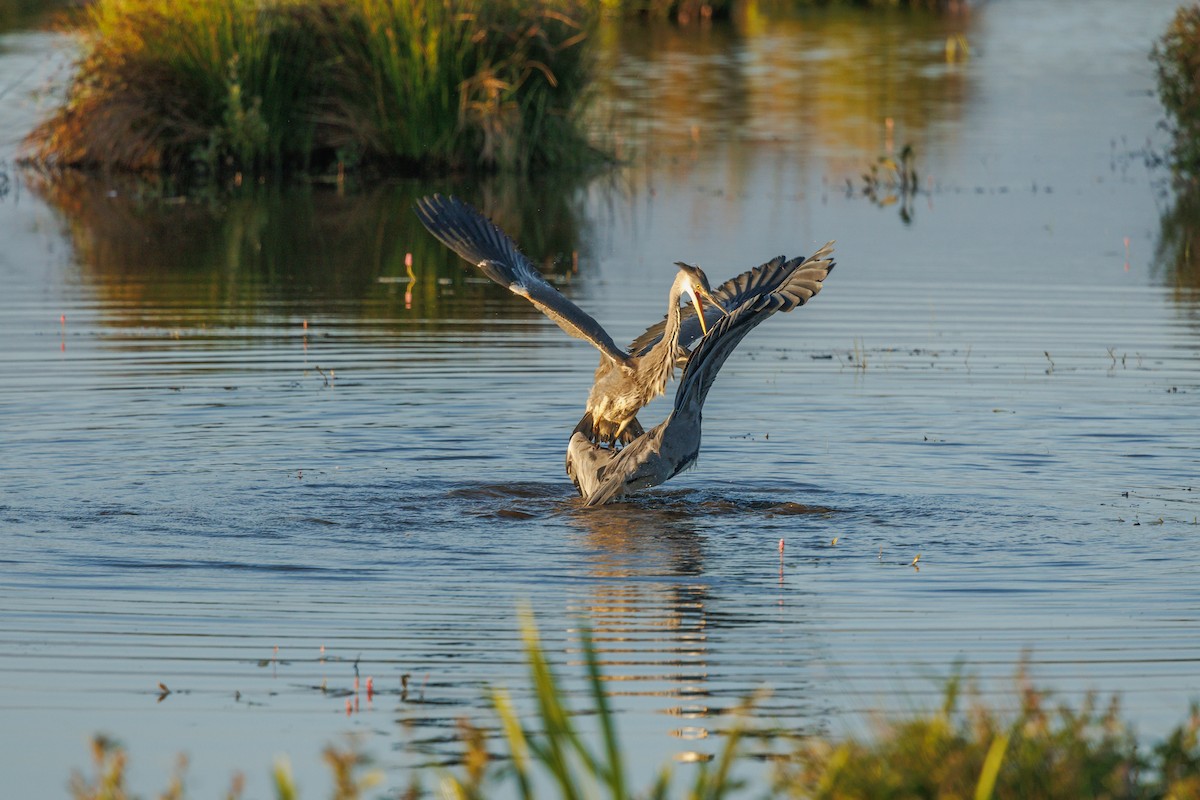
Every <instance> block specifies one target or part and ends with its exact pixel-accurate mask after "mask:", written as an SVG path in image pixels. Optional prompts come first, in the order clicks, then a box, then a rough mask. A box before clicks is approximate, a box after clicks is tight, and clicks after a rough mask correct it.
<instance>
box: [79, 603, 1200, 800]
mask: <svg viewBox="0 0 1200 800" xmlns="http://www.w3.org/2000/svg"><path fill="white" fill-rule="evenodd" d="M524 632H525V633H524V635H525V643H526V655H527V659H528V662H529V666H530V676H531V682H532V686H533V689H534V699H535V701H536V709H537V714H536V718H535V719H534V720H533V725H532V726H530V725H529V724H528V723H526V722H525V721H523V720H521V719H520V718H519V716H518V714H517V712H516V711H515V708H514V705H513V702H512V700H511V699H510V697H509V695H508V694H507V693H506V692H504V691H502V690H497V691H495V692H494V693H493V695H492V704H493V708H494V709H495V712H496V718H497V723H496V725H495V727H494V728H493V729H491V730H482V729H479V728H474V727H472V726H470V725H468V724H467V723H463V724H462V725H461V726H460V739H461V741H462V746H463V756H462V764H461V767H460V768H459V769H458V772H457V774H454V775H447V776H443V777H442V778H441V779H440V780H439V781H436V783H437V784H438V786H439V794H440V796H442V797H450V798H462V799H464V800H474V799H475V798H485V797H491V796H494V795H498V794H503V795H504V796H518V797H522V798H527V799H528V798H533V797H546V796H549V797H560V798H577V797H611V798H613V800H619V799H620V798H629V797H640V798H666V797H686V798H695V799H696V800H701V799H705V800H717V799H718V798H731V797H761V796H764V794H765V793H767V792H768V791H769V795H768V796H771V797H782V798H814V799H820V800H843V799H845V800H849V798H864V800H865V799H867V798H935V797H936V798H970V797H973V798H975V799H976V800H988V798H992V797H996V798H1064V800H1066V799H1068V798H1069V799H1070V800H1074V799H1075V798H1081V797H1091V798H1112V799H1113V800H1118V799H1121V798H1127V799H1128V800H1148V799H1149V798H1175V799H1176V800H1187V799H1188V798H1200V709H1197V707H1195V706H1193V707H1192V709H1191V714H1190V718H1189V720H1188V721H1187V722H1186V723H1184V724H1182V725H1180V726H1179V727H1177V728H1176V729H1175V730H1173V731H1171V732H1170V733H1169V734H1168V736H1167V737H1166V738H1165V739H1163V740H1161V741H1160V742H1158V743H1157V744H1155V745H1153V746H1152V747H1150V748H1143V747H1140V746H1139V744H1138V741H1137V739H1136V738H1135V737H1134V735H1133V733H1132V732H1131V730H1130V728H1129V726H1128V725H1126V724H1125V723H1124V722H1122V720H1121V716H1120V709H1119V706H1118V704H1117V702H1116V700H1115V699H1114V700H1112V701H1111V702H1109V703H1108V704H1106V705H1104V706H1103V707H1101V706H1100V705H1099V704H1098V703H1097V702H1096V698H1095V697H1089V698H1088V699H1087V700H1086V701H1085V702H1084V704H1083V706H1082V707H1080V708H1071V707H1069V706H1067V705H1055V704H1052V698H1051V697H1050V695H1049V694H1047V693H1046V692H1042V691H1038V690H1036V689H1034V688H1032V687H1031V686H1029V685H1027V684H1026V683H1025V682H1023V681H1022V685H1021V688H1020V691H1019V694H1018V698H1017V700H1016V702H1015V703H1014V704H1013V708H1012V709H1010V710H1008V711H1004V710H997V709H996V708H994V707H990V706H988V705H986V704H985V703H983V701H982V700H980V699H979V698H978V696H975V695H970V694H969V693H964V691H963V689H964V684H963V682H962V681H961V680H960V679H958V678H953V679H951V680H949V681H948V682H947V684H946V689H945V701H944V703H943V705H942V708H940V709H938V710H936V711H933V712H930V713H925V714H918V715H914V716H911V717H910V718H907V719H901V720H893V721H891V722H887V723H884V724H881V725H880V726H879V728H878V730H877V732H876V734H875V736H874V737H873V738H870V739H865V740H858V739H845V740H840V741H823V740H816V739H809V740H806V741H804V742H802V743H801V745H799V746H798V747H796V748H795V749H793V751H792V752H791V754H790V755H788V756H785V757H784V758H782V759H781V760H780V761H779V766H778V769H777V771H776V777H775V779H774V781H773V784H772V786H770V787H765V786H754V787H750V786H742V785H741V784H739V783H738V781H737V780H735V779H734V775H735V774H736V772H737V766H738V764H739V762H740V760H741V759H743V758H746V757H747V756H745V755H744V754H743V753H742V752H741V750H740V747H739V745H740V742H741V740H742V738H743V733H744V732H745V728H744V727H742V725H744V723H739V722H737V721H736V720H735V721H734V722H733V723H732V727H731V728H730V729H729V730H727V731H725V744H724V745H723V746H722V748H721V751H720V752H719V753H718V754H716V755H715V756H714V757H713V759H712V760H711V761H710V762H708V763H705V764H701V765H700V766H699V767H698V768H697V769H696V771H695V774H694V775H693V776H692V777H691V779H690V780H688V781H685V782H681V784H682V785H679V786H676V785H675V783H676V782H675V781H673V776H672V774H671V770H670V768H669V767H664V768H663V769H662V771H661V772H660V773H659V777H658V779H657V780H656V781H655V782H654V783H653V785H651V786H649V787H646V788H643V789H641V790H640V791H636V792H635V791H631V789H630V787H629V785H628V768H627V765H626V764H625V762H624V755H623V751H622V747H621V741H620V736H619V734H618V731H617V727H616V719H615V717H614V716H613V714H612V712H611V710H610V709H609V706H608V699H607V696H606V694H605V690H604V682H603V678H602V675H601V666H600V663H599V661H598V656H597V653H596V650H595V648H594V647H593V646H592V643H591V640H590V637H588V636H586V634H585V636H584V641H583V644H584V647H583V651H584V656H585V668H586V671H587V675H588V679H589V681H588V683H589V687H590V707H589V708H588V709H586V711H585V713H586V714H589V715H593V716H594V717H595V718H596V720H597V724H596V728H597V729H598V739H599V741H597V742H589V741H587V739H586V737H584V736H583V735H581V734H580V733H579V731H578V730H577V728H576V726H575V723H574V719H575V717H574V715H573V714H572V713H571V711H570V710H569V709H568V708H567V707H566V705H565V699H564V693H563V691H562V690H561V688H560V686H559V683H558V680H557V678H556V677H555V673H554V670H553V669H552V667H551V664H550V662H549V660H548V659H547V656H546V653H545V651H544V650H543V648H542V647H541V645H540V644H539V641H538V637H537V632H536V631H535V630H534V628H533V626H532V625H531V624H529V623H528V622H527V623H526V624H525V626H524ZM964 694H968V699H967V701H966V702H964V700H963V696H964ZM763 702H769V701H763ZM762 735H763V734H759V736H760V737H761V736H762ZM495 749H503V750H504V751H505V754H504V756H503V761H502V762H500V760H499V759H497V758H496V757H495V756H493V755H491V753H492V752H493V750H495ZM94 760H95V764H94V771H93V776H92V777H90V778H88V777H84V776H83V775H81V774H76V775H75V776H74V777H73V779H72V781H71V788H72V793H73V796H74V797H75V798H76V800H125V798H127V797H129V796H130V795H129V793H128V790H127V788H126V785H125V770H126V766H127V757H126V755H125V753H124V752H123V751H122V750H121V748H120V747H119V746H117V745H115V744H114V743H113V742H111V741H110V740H107V739H104V738H97V739H96V741H95V743H94ZM325 760H326V762H327V764H328V765H329V767H330V769H331V771H332V774H333V779H334V780H333V782H334V787H335V789H334V795H333V796H334V798H335V800H354V798H359V797H364V796H367V794H368V791H369V790H370V789H371V788H372V787H373V786H375V785H377V784H378V783H379V782H380V781H381V780H382V775H380V774H379V773H378V772H373V771H371V769H370V762H369V760H368V759H366V758H365V757H363V756H362V755H361V754H360V753H358V752H356V751H354V750H353V749H349V750H338V749H337V748H329V749H327V750H326V751H325ZM498 762H500V763H498ZM185 765H186V764H185V762H182V761H181V766H180V768H179V770H178V771H177V773H176V775H175V776H173V777H172V778H171V779H170V784H169V787H168V789H167V791H166V792H165V793H163V794H162V795H161V796H162V797H164V798H177V797H183V796H184V789H183V786H184V780H183V774H182V771H183V768H184V766H185ZM272 774H273V780H274V784H275V792H276V796H277V797H278V798H280V800H285V799H286V798H293V797H296V796H297V790H296V787H295V785H294V783H293V782H292V779H291V777H290V774H289V772H288V771H287V769H286V768H285V767H280V766H277V767H276V769H275V770H274V772H273V773H272ZM427 777H429V776H427V775H416V776H413V779H412V781H411V782H410V783H409V784H408V785H407V787H405V788H404V789H402V790H400V792H399V793H397V791H396V790H393V791H392V792H391V793H390V794H389V795H388V796H402V797H417V796H420V795H421V794H422V792H421V787H422V785H423V784H422V778H427ZM240 796H241V788H240V780H239V779H237V778H235V779H234V781H233V784H232V788H231V790H230V792H229V793H228V794H227V795H226V797H227V798H237V797H240Z"/></svg>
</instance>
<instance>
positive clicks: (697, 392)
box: [675, 242, 834, 412]
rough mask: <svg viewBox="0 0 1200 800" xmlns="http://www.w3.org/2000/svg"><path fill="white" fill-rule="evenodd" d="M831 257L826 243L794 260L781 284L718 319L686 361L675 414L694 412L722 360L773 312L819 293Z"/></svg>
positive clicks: (701, 401) (829, 265) (752, 297)
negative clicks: (686, 411) (691, 410)
mask: <svg viewBox="0 0 1200 800" xmlns="http://www.w3.org/2000/svg"><path fill="white" fill-rule="evenodd" d="M832 255H833V242H830V243H828V244H826V245H825V246H824V247H822V248H821V249H820V250H818V251H817V252H816V253H814V254H813V255H811V256H809V257H808V258H806V259H803V260H801V259H795V262H796V263H795V264H794V266H793V267H792V269H791V270H790V272H789V274H788V275H787V276H786V277H785V278H784V280H783V281H782V282H780V283H779V284H778V285H776V286H775V287H774V288H772V289H769V290H761V291H759V292H757V293H754V292H752V293H751V295H750V297H749V298H748V299H747V300H745V301H744V302H743V303H742V304H741V305H740V306H738V307H737V308H735V309H734V310H733V311H731V312H730V313H729V315H728V316H725V317H722V318H721V319H720V320H719V321H718V322H717V324H716V325H715V326H714V327H713V328H711V329H710V330H709V332H708V334H707V335H706V336H705V337H704V338H703V339H701V340H700V343H699V344H698V345H696V349H695V350H693V351H692V354H691V356H690V357H689V358H688V362H687V366H686V367H684V370H683V376H682V377H681V378H680V379H679V388H678V389H677V390H676V392H675V411H676V412H680V411H683V410H684V409H686V408H689V407H690V408H692V409H696V410H698V409H699V408H700V407H701V406H703V405H704V399H705V398H706V397H707V396H708V390H709V388H710V387H711V386H712V383H713V381H714V380H715V379H716V377H717V373H718V372H720V370H721V367H722V365H724V363H725V359H727V358H729V356H730V354H732V353H733V351H734V348H736V347H737V346H738V344H739V343H740V342H741V341H742V339H744V338H745V336H746V334H748V333H749V332H750V331H752V330H754V328H755V327H757V326H758V325H760V324H761V323H762V322H763V321H765V320H766V319H767V317H769V316H771V315H772V314H774V313H775V312H777V311H785V312H786V311H791V310H792V309H793V308H796V307H797V306H802V305H804V304H805V303H807V302H808V301H809V300H811V299H812V297H813V295H815V294H816V293H817V292H819V291H821V286H822V285H823V281H824V280H825V278H826V276H828V275H829V273H830V271H831V270H832V269H833V267H834V261H833V258H832ZM788 263H792V262H788ZM739 277H740V276H739Z"/></svg>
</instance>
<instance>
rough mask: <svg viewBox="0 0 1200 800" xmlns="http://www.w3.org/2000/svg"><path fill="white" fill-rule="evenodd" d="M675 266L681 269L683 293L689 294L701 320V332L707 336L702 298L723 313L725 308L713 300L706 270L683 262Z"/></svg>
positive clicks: (678, 262)
mask: <svg viewBox="0 0 1200 800" xmlns="http://www.w3.org/2000/svg"><path fill="white" fill-rule="evenodd" d="M675 266H677V267H679V273H680V275H681V276H682V279H683V287H682V288H683V291H684V292H686V293H687V295H688V297H689V298H690V299H691V301H692V305H694V306H695V307H696V318H697V319H699V320H700V331H701V332H702V333H704V334H705V335H707V334H708V323H707V322H706V321H705V319H704V304H703V302H702V300H701V298H703V299H704V300H707V301H708V302H709V303H711V304H712V306H713V307H714V308H717V309H720V310H721V311H722V312H723V311H724V308H723V307H722V306H721V304H720V303H718V302H717V301H716V299H715V298H713V296H712V287H711V286H709V284H708V276H707V275H705V274H704V270H702V269H700V268H699V267H697V266H693V265H691V264H685V263H683V262H682V261H676V262H675Z"/></svg>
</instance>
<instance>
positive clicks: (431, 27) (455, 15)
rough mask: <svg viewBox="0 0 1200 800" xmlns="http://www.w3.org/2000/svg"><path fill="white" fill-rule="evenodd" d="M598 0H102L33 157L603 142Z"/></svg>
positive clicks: (298, 156)
mask: <svg viewBox="0 0 1200 800" xmlns="http://www.w3.org/2000/svg"><path fill="white" fill-rule="evenodd" d="M593 9H594V6H593V5H592V4H591V3H590V2H588V0H532V2H521V1H520V0H494V1H492V2H488V1H486V0H411V2H410V1H409V0H266V1H265V2H260V1H259V0H200V1H199V2H196V1H195V0H97V2H95V3H93V4H91V5H89V6H88V7H87V8H86V10H85V11H84V12H83V13H82V17H81V19H80V21H79V23H78V25H77V28H76V30H77V32H78V35H79V37H80V39H81V52H82V56H81V58H80V60H79V62H78V66H77V70H76V72H75V75H74V77H73V79H72V81H71V83H70V85H69V87H68V88H67V93H66V99H65V102H64V103H63V105H62V106H61V107H60V108H59V109H58V110H57V111H56V112H55V113H54V114H53V116H52V117H51V118H50V119H48V120H47V121H46V122H45V123H43V124H42V125H40V126H38V128H37V129H35V130H34V132H33V133H32V134H31V135H30V137H29V139H28V140H27V151H28V154H29V157H30V160H32V161H33V162H35V163H38V164H42V165H48V166H74V167H92V168H96V167H99V168H111V169H120V170H131V171H137V172H167V173H172V174H181V173H189V172H196V171H200V172H209V173H220V174H229V175H233V174H237V173H245V174H247V175H250V176H262V175H268V174H271V175H277V174H282V173H285V172H290V171H297V170H298V171H327V170H332V169H335V168H336V169H339V170H344V169H346V168H347V167H350V168H355V167H368V166H369V167H373V168H375V169H380V170H386V171H390V172H392V171H402V172H406V173H412V172H417V171H425V172H427V171H433V170H475V169H483V170H491V169H500V170H511V171H518V172H520V171H528V170H530V169H533V168H536V167H544V166H547V165H554V164H561V163H566V162H569V161H572V160H574V161H582V160H587V159H591V158H594V157H595V156H596V153H595V151H593V150H592V149H591V148H589V147H588V145H587V142H586V139H585V137H584V135H583V131H582V127H581V124H580V113H581V110H582V102H583V100H584V99H585V98H586V89H587V86H588V80H589V62H588V55H587V49H586V47H585V46H584V43H585V42H586V41H587V39H588V36H589V34H590V33H591V30H592V26H593V22H594V19H595V14H594V13H593Z"/></svg>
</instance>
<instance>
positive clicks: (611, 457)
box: [567, 242, 834, 506]
mask: <svg viewBox="0 0 1200 800" xmlns="http://www.w3.org/2000/svg"><path fill="white" fill-rule="evenodd" d="M832 255H833V242H830V243H829V244H826V245H825V246H824V247H822V248H821V249H820V250H818V251H817V252H816V253H814V254H813V255H811V256H809V257H808V258H806V259H799V258H797V259H793V260H792V261H784V260H782V259H776V261H778V262H779V263H778V264H776V265H775V267H773V268H772V269H771V270H770V272H771V274H772V275H774V276H775V277H778V278H779V280H777V281H776V280H763V281H760V282H757V283H756V285H757V286H758V289H756V290H753V289H749V288H747V289H746V291H745V293H744V294H743V296H742V298H741V301H740V304H739V305H737V306H736V307H735V308H733V309H732V310H730V311H729V313H728V314H727V315H726V316H724V317H723V318H721V319H719V320H717V321H716V322H715V324H714V325H713V327H712V329H711V330H708V331H707V332H705V333H703V336H702V338H701V340H700V343H699V344H697V345H696V347H695V349H694V350H692V352H691V354H690V355H689V356H688V360H687V365H686V366H685V367H684V370H683V377H681V378H680V379H679V386H678V388H677V389H676V391H675V405H674V407H673V408H672V410H671V413H670V414H669V415H668V416H667V418H666V420H664V421H663V422H662V423H660V424H659V425H656V426H655V427H653V428H651V429H650V430H649V431H648V432H646V433H645V434H643V435H642V436H640V437H638V438H637V439H635V440H634V441H633V442H631V443H630V444H628V445H626V446H625V447H624V448H623V449H622V450H621V451H620V452H613V451H612V450H607V449H605V448H601V447H597V446H596V445H594V444H593V443H592V442H590V441H588V439H587V438H586V437H585V436H584V435H583V434H582V433H581V432H580V431H578V430H576V432H575V433H573V434H572V436H571V440H570V442H569V444H568V445H567V475H569V476H570V477H571V480H572V481H574V483H575V487H576V488H577V489H579V493H580V494H582V495H583V498H584V503H585V505H588V506H597V505H602V504H604V503H609V502H612V501H614V500H618V499H620V498H622V497H623V496H624V495H626V494H627V493H629V492H632V491H636V490H638V489H645V488H649V487H651V486H657V485H659V484H661V483H663V482H665V481H667V480H670V479H671V478H673V477H675V476H676V475H678V474H679V473H680V472H682V471H683V470H685V469H687V468H688V467H690V466H692V465H693V464H694V463H695V461H696V457H697V456H698V455H699V453H700V423H701V411H702V410H703V407H704V400H705V398H706V397H707V396H708V390H709V389H710V388H711V387H712V383H713V380H715V379H716V377H717V373H718V372H719V371H720V369H721V367H722V365H724V363H725V360H726V359H727V358H729V356H730V355H731V354H732V353H733V351H734V349H735V348H736V347H737V346H738V344H739V343H740V342H741V341H742V339H744V338H745V337H746V334H748V333H750V331H752V330H753V329H754V328H755V327H757V326H758V325H760V324H761V323H762V322H764V321H765V320H766V319H767V317H769V316H771V315H772V314H774V313H775V312H777V311H785V312H786V311H791V310H792V309H793V308H796V307H798V306H802V305H804V304H805V303H807V302H808V301H809V300H811V299H812V297H813V296H814V295H816V294H817V292H819V291H821V286H822V285H823V282H824V280H825V278H826V276H827V275H828V274H829V272H830V270H832V269H833V267H834V261H833V258H832ZM768 264H775V261H771V262H768ZM766 266H767V265H764V267H766ZM759 269H760V270H761V269H762V268H759ZM755 272H756V270H751V271H750V272H748V273H745V274H743V275H742V276H739V278H745V277H747V276H751V277H754V273H755ZM765 272H767V271H766V270H764V273H765ZM758 277H763V273H760V274H759V275H758ZM733 280H734V281H738V278H735V279H733ZM750 283H751V282H750V281H744V282H743V285H745V286H747V287H748V286H749V284H750ZM726 285H728V284H726ZM722 288H725V287H722ZM717 293H718V294H719V293H720V289H718V292H717ZM700 313H701V314H703V313H704V312H703V311H701V312H700ZM647 333H648V334H649V333H650V332H647Z"/></svg>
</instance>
